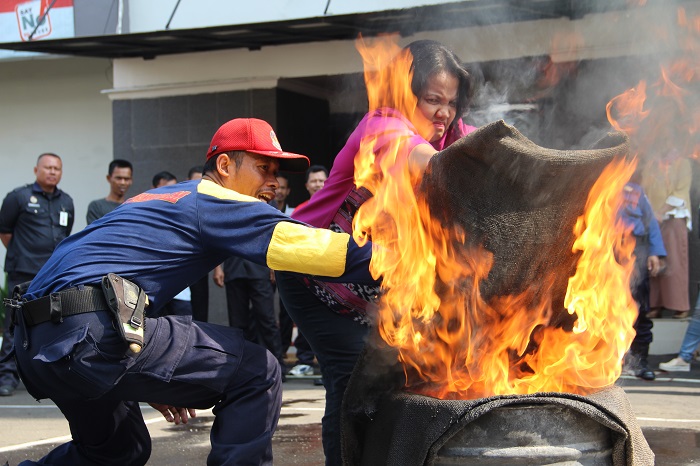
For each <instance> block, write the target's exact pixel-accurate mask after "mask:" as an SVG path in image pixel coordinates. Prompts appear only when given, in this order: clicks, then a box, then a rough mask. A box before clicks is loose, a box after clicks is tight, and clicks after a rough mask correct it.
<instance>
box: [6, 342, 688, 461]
mask: <svg viewBox="0 0 700 466" xmlns="http://www.w3.org/2000/svg"><path fill="white" fill-rule="evenodd" d="M673 356H674V355H672V354H667V355H655V356H653V357H652V358H651V362H652V367H657V366H658V363H659V362H662V361H666V360H668V359H671V358H672V357H673ZM657 376H658V378H657V380H656V381H654V382H646V381H643V380H639V379H637V378H635V377H630V376H623V377H622V378H621V379H620V380H619V381H618V384H619V385H620V386H622V387H623V388H624V390H625V392H626V393H627V395H628V397H629V400H630V403H631V404H632V407H633V409H634V411H635V413H636V415H637V418H638V420H639V423H640V425H641V426H642V429H643V431H644V435H645V437H646V439H647V442H648V443H649V445H650V446H651V448H652V450H653V451H654V453H655V454H656V464H657V465H663V466H675V465H678V466H681V465H693V464H700V401H699V400H700V362H698V363H695V364H694V367H693V370H692V371H691V372H689V373H675V374H668V373H663V372H658V373H657ZM323 408H324V390H323V387H317V386H314V385H313V378H304V379H290V380H288V381H287V382H286V383H285V385H284V404H283V407H282V415H281V418H280V423H279V428H278V430H277V432H276V434H275V437H274V441H273V448H274V454H275V465H280V466H287V465H309V466H315V465H323V452H322V447H321V440H320V437H321V429H320V419H321V416H322V414H323ZM143 411H144V417H145V418H146V419H147V422H148V426H149V430H150V432H151V435H152V437H153V454H152V456H151V460H150V461H149V463H148V464H149V465H152V466H170V465H172V464H178V465H183V466H198V465H203V464H205V462H206V456H207V453H208V450H209V439H208V435H209V430H210V427H211V423H212V419H213V416H212V414H211V411H201V412H200V413H199V416H198V417H197V418H196V419H193V420H192V421H191V422H190V423H188V424H187V425H181V426H173V425H171V424H168V423H166V422H165V421H164V420H163V419H162V417H161V416H160V414H159V413H157V412H155V411H154V410H152V409H151V408H150V407H148V406H147V405H144V407H143ZM241 422H245V420H241ZM0 426H2V428H1V429H0V432H2V435H0V464H4V462H5V461H7V462H8V463H9V464H10V465H11V466H14V465H16V464H17V463H19V462H20V461H22V460H25V459H29V458H31V459H34V460H36V459H38V458H41V457H42V456H43V455H44V454H46V452H48V451H49V450H50V449H51V448H52V447H53V446H55V445H57V444H59V443H62V442H65V441H66V440H67V439H68V438H69V437H68V433H69V432H68V426H67V424H66V422H65V420H64V419H63V417H62V416H61V413H60V412H59V411H58V410H57V409H56V407H55V406H54V405H53V404H52V403H51V402H50V401H43V402H41V403H37V402H36V401H35V400H33V399H32V398H31V397H30V396H29V395H28V394H27V392H26V391H24V389H22V388H20V389H19V390H18V391H17V392H16V394H15V395H14V396H11V397H0Z"/></svg>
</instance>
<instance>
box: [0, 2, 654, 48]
mask: <svg viewBox="0 0 700 466" xmlns="http://www.w3.org/2000/svg"><path fill="white" fill-rule="evenodd" d="M652 1H653V0H652ZM627 3H628V2H627V1H626V0H608V1H607V2H600V1H596V0H472V1H464V2H456V3H445V4H440V5H428V6H422V7H415V8H407V9H397V10H387V11H380V12H372V13H357V14H349V15H334V16H322V17H315V18H306V19H299V20H290V21H276V22H267V23H255V24H242V25H241V24H237V25H226V26H216V27H207V28H199V29H168V30H161V31H154V32H147V33H137V34H119V35H117V34H114V35H103V36H83V37H74V38H70V39H57V40H37V41H31V42H11V43H0V49H7V50H15V51H21V52H40V53H48V54H58V55H73V56H83V57H99V58H110V59H114V58H133V57H141V58H144V59H150V58H155V57H156V56H158V55H166V54H174V53H191V52H203V51H212V50H221V49H235V48H247V49H250V50H256V49H260V48H262V47H266V46H273V45H286V44H298V43H306V42H320V41H330V40H348V39H355V38H357V37H358V35H359V34H362V35H363V36H365V37H372V36H376V35H378V34H383V33H399V34H401V35H402V36H409V35H412V34H414V33H417V32H423V31H436V30H445V29H455V28H464V27H470V26H480V25H487V24H497V23H504V22H517V21H534V20H541V19H553V18H561V17H569V18H571V19H577V18H581V17H583V16H585V15H586V14H589V13H596V12H602V11H609V10H615V9H624V8H626V7H627Z"/></svg>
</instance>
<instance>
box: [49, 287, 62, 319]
mask: <svg viewBox="0 0 700 466" xmlns="http://www.w3.org/2000/svg"><path fill="white" fill-rule="evenodd" d="M49 306H50V308H49V317H50V318H51V322H53V323H54V324H60V323H61V322H63V313H62V312H61V295H60V294H59V293H51V294H50V295H49Z"/></svg>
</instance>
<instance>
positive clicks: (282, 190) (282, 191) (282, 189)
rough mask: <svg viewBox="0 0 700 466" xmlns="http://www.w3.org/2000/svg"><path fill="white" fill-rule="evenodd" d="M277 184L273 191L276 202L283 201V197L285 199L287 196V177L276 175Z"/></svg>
mask: <svg viewBox="0 0 700 466" xmlns="http://www.w3.org/2000/svg"><path fill="white" fill-rule="evenodd" d="M277 184H278V185H279V187H278V188H277V191H276V192H275V200H276V201H277V202H284V201H285V199H287V196H289V181H287V178H283V177H281V176H278V177H277Z"/></svg>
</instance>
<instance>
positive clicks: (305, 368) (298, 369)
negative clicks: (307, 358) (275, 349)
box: [289, 364, 314, 377]
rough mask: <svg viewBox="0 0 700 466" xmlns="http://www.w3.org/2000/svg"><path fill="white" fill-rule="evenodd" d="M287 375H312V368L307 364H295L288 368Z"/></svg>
mask: <svg viewBox="0 0 700 466" xmlns="http://www.w3.org/2000/svg"><path fill="white" fill-rule="evenodd" d="M289 375H294V376H296V377H299V376H301V375H314V368H313V367H311V366H309V365H307V364H297V365H296V366H294V367H292V368H291V369H290V370H289Z"/></svg>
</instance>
